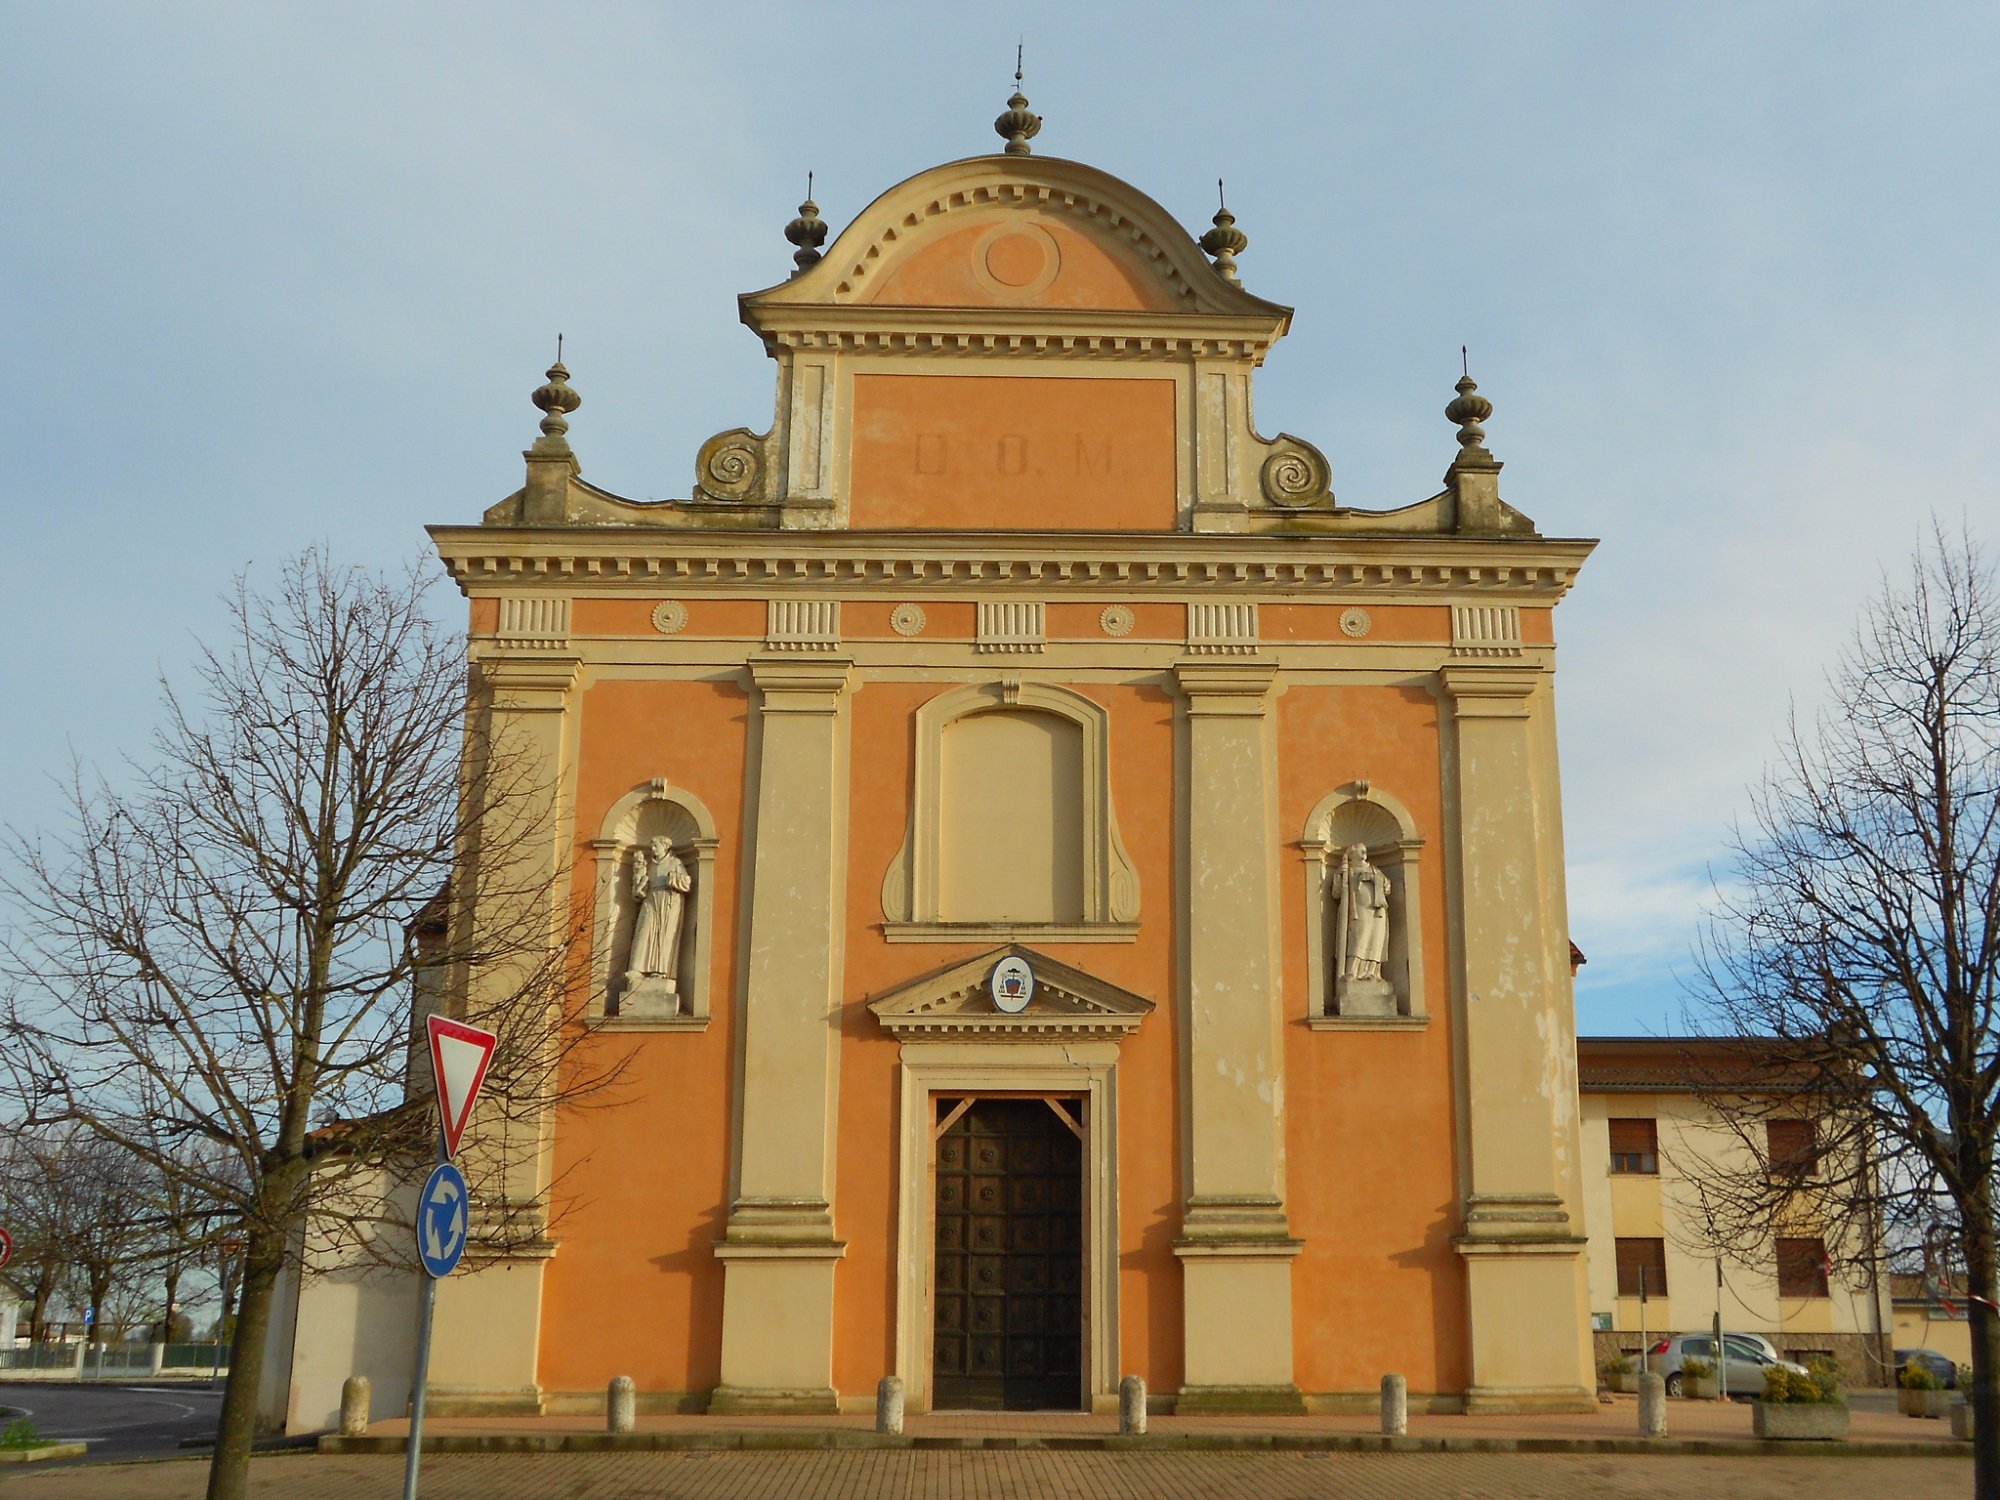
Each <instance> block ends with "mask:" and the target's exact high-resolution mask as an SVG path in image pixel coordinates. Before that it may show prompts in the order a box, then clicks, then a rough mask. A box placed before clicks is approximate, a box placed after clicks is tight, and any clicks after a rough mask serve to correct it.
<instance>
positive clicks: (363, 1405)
mask: <svg viewBox="0 0 2000 1500" xmlns="http://www.w3.org/2000/svg"><path fill="white" fill-rule="evenodd" d="M367 1430H368V1377H367V1376H366V1375H350V1376H348V1377H347V1379H345V1380H343V1381H341V1383H340V1435H341V1436H342V1437H360V1436H361V1435H362V1434H363V1433H364V1432H366V1431H367Z"/></svg>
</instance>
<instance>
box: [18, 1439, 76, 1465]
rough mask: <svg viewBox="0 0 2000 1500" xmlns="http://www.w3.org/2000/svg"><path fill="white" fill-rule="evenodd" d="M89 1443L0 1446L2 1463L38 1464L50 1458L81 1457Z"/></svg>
mask: <svg viewBox="0 0 2000 1500" xmlns="http://www.w3.org/2000/svg"><path fill="white" fill-rule="evenodd" d="M89 1451H90V1444H88V1443H42V1444H39V1445H37V1446H36V1447H33V1448H0V1464H38V1463H41V1462H42V1461H43V1460H44V1459H50V1458H81V1457H83V1455H84V1454H86V1453H88V1452H89Z"/></svg>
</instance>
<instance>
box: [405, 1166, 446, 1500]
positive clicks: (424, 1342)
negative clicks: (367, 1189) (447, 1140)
mask: <svg viewBox="0 0 2000 1500" xmlns="http://www.w3.org/2000/svg"><path fill="white" fill-rule="evenodd" d="M448 1160H450V1158H449V1157H447V1156H446V1155H445V1154H444V1139H443V1137H441V1136H440V1137H439V1139H438V1161H439V1162H440V1163H443V1162H446V1161H448ZM417 1219H418V1229H417V1233H418V1236H419V1241H418V1242H419V1244H421V1243H422V1239H421V1236H422V1234H423V1228H422V1220H423V1204H422V1203H419V1204H418V1205H417ZM417 1274H418V1275H419V1276H420V1277H422V1279H423V1289H422V1290H421V1291H419V1292H418V1293H417V1308H418V1311H417V1362H416V1367H415V1369H414V1370H413V1371H412V1372H411V1375H410V1447H409V1452H407V1453H406V1454H404V1455H403V1500H417V1465H418V1464H419V1463H420V1462H421V1460H422V1458H423V1447H424V1385H425V1383H426V1382H427V1381H428V1380H429V1379H430V1373H431V1318H432V1316H433V1314H435V1313H436V1311H437V1278H436V1277H435V1276H433V1275H431V1274H430V1272H428V1271H419V1272H418V1273H417Z"/></svg>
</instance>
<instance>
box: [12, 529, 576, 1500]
mask: <svg viewBox="0 0 2000 1500" xmlns="http://www.w3.org/2000/svg"><path fill="white" fill-rule="evenodd" d="M427 582H428V578H427V575H426V574H425V573H424V572H423V571H422V570H419V569H413V570H411V571H410V572H409V573H407V574H405V575H403V576H400V577H393V578H382V577H376V576H372V575H369V574H367V573H364V572H362V571H360V570H355V569H342V568H337V567H334V566H332V565H330V564H329V563H328V562H327V561H326V560H325V559H324V558H323V557H322V556H320V555H319V554H318V553H316V552H308V553H306V554H304V555H303V556H301V557H299V558H297V559H295V560H293V561H291V562H288V563H287V564H285V565H284V566H283V568H282V571H281V572H280V574H279V576H278V578H277V580H276V583H275V587H274V589H273V591H272V592H271V593H269V594H268V595H259V594H257V593H254V592H252V591H251V590H250V588H249V587H248V585H247V582H245V581H244V580H243V579H239V580H238V583H237V587H236V590H235V592H234V594H233V595H232V596H231V597H230V600H229V603H230V606H231V609H230V636H229V639H228V641H227V643H226V644H225V645H224V646H222V647H220V648H206V647H204V648H202V649H201V650H200V651H199V653H198V656H197V659H196V662H195V666H194V677H195V680H196V684H197V690H196V691H195V692H194V693H193V694H192V695H187V694H182V693H177V692H176V691H175V690H174V689H173V688H172V687H171V686H169V687H167V688H166V689H165V692H164V700H165V714H164V722H163V724H162V727H161V728H160V729H159V730H158V731H157V732H156V734H155V736H154V739H153V744H152V749H151V753H150V754H149V755H147V756H146V757H144V759H143V760H142V761H135V762H134V763H133V764H132V766H131V768H130V771H129V774H128V775H126V776H125V777H124V778H122V779H123V780H124V781H125V782H127V783H129V785H130V789H129V790H127V789H125V788H124V787H121V786H119V785H114V784H113V783H112V782H110V781H107V780H105V779H104V778H101V777H93V776H89V775H86V774H84V773H82V772H81V771H79V772H78V773H76V774H75V775H74V776H73V778H72V790H71V795H70V797H69V807H68V813H69V817H70V826H69V828H68V829H67V831H66V833H65V834H64V835H63V836H62V837H60V838H49V837H42V838H26V837H21V836H18V835H17V836H15V837H14V838H13V839H12V841H11V842H12V845H13V848H12V852H13V854H14V856H15V869H14V871H13V872H11V873H10V874H9V875H7V876H6V877H5V883H4V889H5V892H6V895H7V896H8V897H9V898H11V903H12V905H13V907H14V908H15V913H16V917H17V925H18V931H17V932H16V933H15V935H14V936H13V937H12V938H11V939H10V941H9V944H8V955H9V961H10V966H11V968H12V970H13V977H14V980H15V983H16V984H17V985H18V986H19V987H20V988H19V993H18V994H17V996H16V997H15V999H14V1001H13V1003H12V1004H11V1005H10V1006H9V1008H8V1010H7V1013H6V1015H5V1017H4V1023H0V1024H4V1033H5V1035H4V1039H5V1042H6V1043H7V1046H6V1048H5V1049H4V1050H5V1066H6V1067H8V1068H9V1069H11V1074H12V1084H11V1093H12V1096H13V1101H14V1103H15V1105H16V1106H17V1108H18V1109H19V1110H20V1111H21V1112H22V1114H23V1117H24V1118H25V1119H26V1120H27V1121H29V1122H31V1123H32V1122H35V1121H42V1120H67V1121H73V1122H76V1123H78V1124H81V1125H82V1126H84V1127H86V1128H88V1129H89V1130H90V1131H92V1132H93V1133H95V1134H96V1135H97V1136H99V1137H101V1138H103V1139H104V1140H106V1141H109V1142H112V1143H114V1144H116V1145H117V1146H119V1147H120V1148H122V1149H124V1150H125V1151H128V1152H130V1153H132V1154H133V1155H134V1156H136V1157H137V1158H139V1159H140V1160H142V1161H144V1162H146V1163H148V1164H149V1165H150V1166H151V1167H152V1168H153V1169H154V1170H155V1171H156V1172H158V1173H159V1174H161V1175H162V1176H164V1177H165V1178H168V1179H170V1180H172V1181H174V1182H176V1183H178V1184H180V1185H181V1186H182V1187H183V1188H185V1189H186V1190H187V1191H188V1192H189V1193H190V1194H192V1195H193V1196H195V1197H197V1198H200V1199H202V1200H205V1201H206V1202H208V1203H210V1204H214V1205H218V1206H219V1207H220V1208H221V1210H222V1211H223V1214H224V1216H225V1220H224V1224H223V1232H224V1233H226V1234H227V1235H229V1236H230V1237H231V1238H232V1239H240V1241H241V1245H242V1251H241V1257H240V1271H239V1276H240V1293H239V1300H238V1302H237V1308H236V1322H235V1331H234V1338H233V1343H232V1349H231V1359H230V1376H229V1384H228V1389H227V1391H226V1393H225V1396H224V1400H223V1409H222V1416H221V1421H220V1427H219V1431H218V1434H217V1444H216V1451H215V1458H214V1461H213V1464H212V1466H211V1469H210V1475H209V1487H208V1494H209V1496H210V1497H211V1500H239V1497H241V1496H242V1495H243V1494H244V1493H245V1488H246V1485H247V1480H248V1459H249V1454H250V1443H251V1438H252V1436H253V1433H254V1428H255V1422H256V1399H257V1389H258V1383H259V1378H260V1375H261V1372H262V1368H263V1357H264V1347H265V1339H266V1334H267V1332H268V1330H269V1326H270V1318H271V1309H272V1304H273V1294H274V1289H275V1287H276V1285H277V1282H278V1278H279V1274H280V1272H281V1270H282V1269H283V1268H284V1266H285V1264H286V1257H287V1255H288V1253H289V1252H288V1245H289V1244H290V1243H292V1240H293V1235H292V1231H293V1230H294V1229H295V1228H296V1227H297V1225H298V1224H299V1222H300V1221H301V1219H302V1218H303V1217H306V1216H309V1215H310V1216H313V1217H314V1219H315V1222H318V1223H321V1224H325V1225H330V1226H333V1227H335V1228H338V1227H339V1226H341V1225H343V1224H350V1223H351V1224H353V1225H355V1226H356V1228H357V1231H358V1230H359V1229H361V1228H362V1227H364V1226H365V1225H366V1223H367V1221H368V1220H370V1219H373V1220H375V1221H376V1222H377V1223H379V1222H380V1220H381V1219H382V1217H383V1216H385V1215H386V1214H388V1213H389V1212H391V1210H389V1209H388V1208H387V1206H386V1205H385V1204H384V1203H383V1201H382V1200H381V1197H380V1195H379V1194H376V1195H373V1196H366V1195H360V1196H357V1195H358V1194H360V1189H358V1188H356V1186H355V1184H356V1183H357V1182H360V1181H362V1180H363V1178H364V1177H366V1179H367V1180H368V1181H370V1182H372V1181H373V1180H374V1176H373V1174H376V1173H379V1171H380V1169H381V1167H382V1165H383V1163H384V1162H389V1163H397V1162H402V1163H407V1164H416V1163H422V1164H423V1165H425V1166H427V1165H428V1157H429V1155H430V1143H431V1140H432V1128H433V1127H432V1124H431V1117H430V1115H429V1112H428V1110H426V1109H423V1108H419V1107H416V1106H414V1105H406V1104H405V1102H404V1100H403V1085H404V1077H405V1066H406V1061H407V1057H408V1047H409V1027H410V1004H411V993H412V978H413V967H414V965H415V962H416V955H415V953H414V952H413V948H412V945H411V943H410V942H409V941H408V939H407V931H408V927H409V924H410V922H411V919H412V918H413V917H414V916H415V914H416V913H417V912H418V911H419V910H420V909H422V908H423V907H424V906H425V905H426V903H427V902H428V901H430V900H431V899H432V898H433V896H434V895H435V894H436V892H437V891H438V890H439V889H440V887H441V886H443V885H444V884H445V882H446V879H447V876H452V890H453V900H454V909H453V920H452V921H451V922H450V924H449V925H448V932H447V936H446V938H445V939H444V942H445V944H446V949H447V951H445V952H444V953H443V954H442V955H434V956H433V957H434V958H435V959H437V960H438V961H441V962H443V963H444V964H445V966H446V968H447V970H448V972H449V974H450V976H451V980H450V984H449V985H448V987H447V993H446V995H445V999H444V1003H445V1005H446V1006H447V1007H448V1008H453V1007H455V1008H456V1009H457V1010H458V1011H459V1012H461V1013H463V1012H464V1011H465V1010H466V1008H467V1006H468V1004H470V1005H471V1006H472V1013H471V1014H470V1015H469V1016H468V1019H471V1020H473V1021H475V1022H477V1023H478V1024H480V1025H483V1026H486V1027H488V1028H489V1029H492V1030H494V1031H496V1032H498V1033H499V1034H500V1038H501V1041H500V1047H499V1052H498V1054H497V1055H496V1057H495V1060H494V1064H493V1068H492V1071H491V1072H490V1073H489V1088H490V1089H491V1090H492V1091H493V1095H492V1097H493V1104H492V1106H491V1109H490V1110H489V1112H488V1114H487V1115H486V1116H485V1117H484V1118H485V1120H486V1126H485V1127H484V1133H483V1135H482V1142H481V1149H480V1151H479V1152H478V1154H477V1155H476V1156H475V1157H474V1158H473V1159H472V1160H471V1161H469V1162H468V1167H469V1169H470V1170H471V1171H472V1172H473V1174H474V1183H475V1186H474V1192H475V1195H476V1196H477V1195H479V1194H480V1193H481V1192H482V1188H481V1186H480V1184H481V1182H482V1180H483V1181H484V1182H485V1183H486V1187H485V1188H484V1189H483V1191H484V1192H485V1194H486V1198H487V1200H488V1201H487V1203H486V1204H485V1205H484V1206H485V1207H486V1209H487V1214H486V1217H485V1218H484V1219H483V1220H482V1221H481V1222H482V1223H483V1224H484V1225H485V1226H486V1227H485V1229H484V1230H483V1231H482V1232H483V1233H485V1234H486V1235H487V1236H488V1242H489V1243H490V1242H491V1239H492V1237H494V1236H495V1235H504V1233H505V1232H506V1228H505V1226H506V1225H507V1224H508V1223H510V1222H513V1221H514V1220H518V1221H520V1223H521V1224H522V1226H523V1227H522V1229H521V1232H522V1233H524V1234H528V1233H533V1232H534V1230H535V1226H536V1225H537V1224H538V1223H539V1222H540V1216H541V1215H542V1214H543V1213H544V1212H545V1208H546V1205H545V1204H544V1203H541V1202H537V1201H524V1200H523V1198H522V1195H521V1194H520V1193H519V1192H518V1191H517V1190H513V1189H509V1190H507V1191H502V1190H499V1189H497V1188H495V1187H494V1186H493V1184H494V1183H495V1182H497V1181H502V1180H504V1181H506V1182H509V1183H514V1184H518V1182H519V1181H520V1180H521V1179H522V1175H523V1174H522V1173H521V1172H520V1171H519V1170H517V1169H516V1168H517V1163H515V1162H513V1161H511V1160H510V1159H509V1158H510V1153H511V1154H512V1155H513V1156H519V1155H521V1154H523V1153H529V1152H532V1151H533V1150H534V1149H535V1146H536V1143H537V1140H538V1138H539V1134H538V1133H539V1132H540V1131H541V1130H543V1129H544V1128H545V1122H546V1119H547V1114H548V1111H549V1110H551V1109H552V1108H553V1107H554V1106H555V1104H556V1103H557V1101H558V1099H559V1098H561V1099H570V1100H574V1099H576V1098H579V1097H581V1096H582V1095H585V1094H587V1093H589V1092H590V1091H592V1090H593V1089H594V1088H595V1087H597V1086H600V1085H601V1084H602V1083H603V1082H604V1081H605V1077H606V1074H605V1072H604V1071H603V1070H601V1069H600V1070H599V1071H597V1072H594V1073H593V1072H591V1071H590V1069H589V1068H588V1067H586V1066H584V1065H583V1064H582V1063H581V1061H580V1060H578V1059H577V1058H575V1057H573V1056H572V1048H571V1046H570V1042H571V1041H572V1040H573V1039H574V1038H575V1037H576V1036H577V1035H578V1033H579V1030H580V1028H578V1027H576V1026H573V1025H570V1024H569V1021H570V1019H571V1018H568V1017H566V1016H565V1012H564V1009H563V1006H564V1003H565V1002H564V998H563V997H564V996H565V995H566V994H571V993H574V994H577V995H581V993H582V989H581V986H574V987H572V986H571V985H570V984H569V983H568V980H569V978H570V975H571V970H572V968H573V967H574V965H575V962H576V955H577V954H578V952H579V945H578V942H577V937H576V933H575V930H574V927H575V923H574V919H573V916H572V914H571V912H570V910H569V907H568V904H567V903H566V901H564V900H563V899H562V898H561V897H560V896H559V895H557V894H556V891H557V890H562V889H567V886H566V883H564V882H561V881H559V882H558V884H557V887H556V888H554V889H552V888H551V886H550V881H549V877H548V867H547V865H546V863H543V864H541V865H539V866H537V865H533V864H532V863H531V862H524V861H510V860H508V859H504V858H492V857H487V858H480V859H471V858H467V859H466V860H465V862H464V865H463V866H462V867H461V868H460V869H459V870H458V873H457V874H456V875H453V870H454V865H455V864H456V863H457V857H458V856H459V855H461V854H462V853H464V852H466V851H469V850H473V849H476V848H480V847H484V848H486V849H500V850H507V849H511V848H517V847H520V848H526V847H536V846H537V845H539V847H540V848H542V849H548V848H551V847H552V844H551V838H552V831H553V829H554V828H555V827H556V826H557V825H556V823H555V821H554V816H555V802H554V794H553V791H552V789H550V788H549V787H547V786H545V785H540V784H537V783H536V781H535V778H534V776H533V775H532V774H530V773H529V772H528V771H527V770H526V769H525V767H526V765H527V762H526V761H525V759H524V758H522V757H520V756H516V755H514V754H512V752H511V751H510V747H509V746H508V745H506V744H504V743H499V742H497V741H496V740H495V739H494V738H493V737H492V736H491V735H489V734H488V733H487V732H486V729H485V726H487V725H488V724H489V723H490V722H491V715H489V714H487V713H485V712H483V707H482V702H481V699H480V694H479V692H478V690H477V688H476V686H475V687H474V688H473V689H472V690H471V691H470V692H469V691H468V678H467V673H466V661H465V653H464V643H463V641H462V640H461V639H460V638H458V637H455V636H453V635H450V634H448V633H445V632H441V631H439V630H438V629H436V628H435V627H434V626H433V625H432V624H431V623H430V621H429V620H428V618H427V616H426V614H425V611H424V594H425V590H426V587H427ZM468 709H470V711H469V712H468ZM523 872H531V873H523ZM516 876H518V877H519V878H520V880H521V881H522V882H523V884H522V886H521V887H520V888H516V889H507V888H505V883H506V882H507V881H508V880H509V879H510V878H514V877H516ZM467 997H476V998H474V999H472V1000H471V1001H468V998H467ZM336 1119H337V1120H338V1121H339V1122H340V1123H339V1128H338V1130H337V1131H333V1132H329V1131H328V1130H327V1129H326V1128H325V1127H327V1126H328V1124H329V1122H331V1121H334V1120H336ZM330 1135H331V1136H333V1137H335V1138H337V1149H329V1148H328V1146H327V1142H328V1138H329V1136H330ZM482 1174H483V1177H482ZM510 1174H511V1175H510ZM495 1205H497V1207H498V1212H496V1211H495ZM330 1208H334V1209H337V1210H338V1211H336V1212H329V1209H330ZM510 1216H511V1217H510ZM496 1222H497V1223H498V1224H500V1225H501V1228H500V1229H497V1230H496V1229H495V1228H494V1227H493V1225H494V1224H495V1223H496ZM355 1239H356V1243H362V1242H363V1240H364V1237H363V1236H362V1235H360V1234H359V1233H357V1235H356V1237H355Z"/></svg>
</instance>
